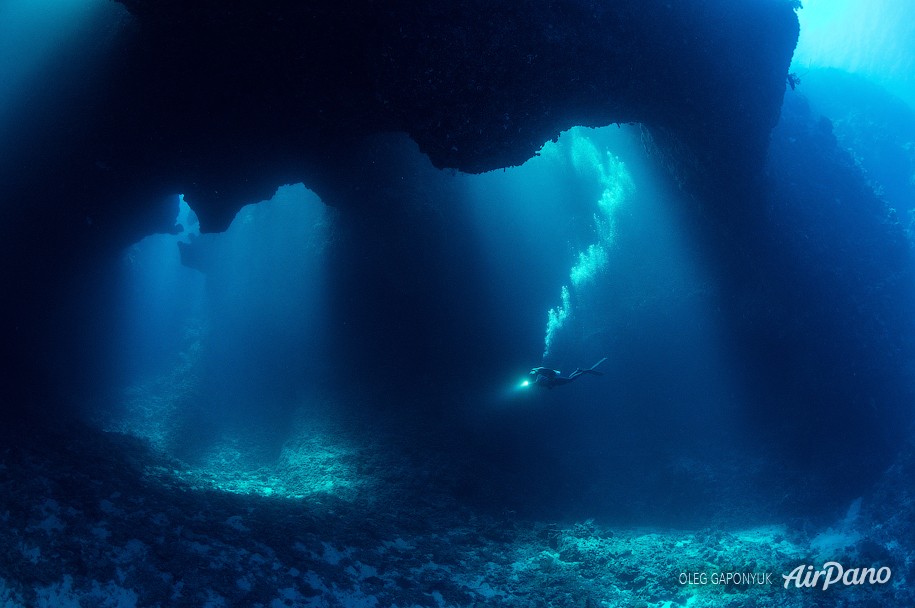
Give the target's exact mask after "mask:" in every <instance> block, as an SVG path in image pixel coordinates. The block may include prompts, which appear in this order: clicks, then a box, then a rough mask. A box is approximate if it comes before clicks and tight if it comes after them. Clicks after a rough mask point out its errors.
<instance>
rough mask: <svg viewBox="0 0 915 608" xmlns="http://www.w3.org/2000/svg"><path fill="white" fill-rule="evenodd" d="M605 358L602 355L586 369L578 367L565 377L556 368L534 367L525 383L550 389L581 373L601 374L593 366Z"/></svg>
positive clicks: (571, 379) (573, 378)
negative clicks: (601, 357)
mask: <svg viewBox="0 0 915 608" xmlns="http://www.w3.org/2000/svg"><path fill="white" fill-rule="evenodd" d="M606 360H607V357H604V358H603V359H601V360H600V361H598V362H597V363H595V364H594V365H592V366H591V367H589V368H588V369H581V368H580V367H579V368H578V369H576V370H575V371H574V372H572V373H571V374H569V375H568V377H565V376H563V375H562V372H560V371H559V370H558V369H550V368H548V367H535V368H534V369H532V370H531V373H530V376H531V379H530V380H529V381H527V382H526V383H525V385H527V384H536V385H537V386H542V387H544V388H548V389H552V388H553V387H554V386H561V385H563V384H568V383H569V382H572V381H573V380H575V379H577V378H578V377H579V376H581V375H582V374H593V375H595V376H603V374H602V373H601V372H599V371H596V370H595V368H596V367H597V366H598V365H600V364H601V363H603V362H604V361H606Z"/></svg>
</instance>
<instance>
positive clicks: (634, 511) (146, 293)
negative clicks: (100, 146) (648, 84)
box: [0, 0, 915, 607]
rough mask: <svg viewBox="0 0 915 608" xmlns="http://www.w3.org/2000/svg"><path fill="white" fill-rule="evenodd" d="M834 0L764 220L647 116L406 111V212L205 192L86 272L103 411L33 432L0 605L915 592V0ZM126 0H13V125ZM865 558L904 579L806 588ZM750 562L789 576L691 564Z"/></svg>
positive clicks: (87, 410) (402, 170)
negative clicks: (528, 123)
mask: <svg viewBox="0 0 915 608" xmlns="http://www.w3.org/2000/svg"><path fill="white" fill-rule="evenodd" d="M804 4H805V6H804V8H803V9H801V10H800V11H799V18H800V22H801V26H802V30H801V39H800V42H799V45H798V49H797V52H796V55H795V59H794V62H793V63H792V67H791V71H792V73H793V74H795V75H796V76H797V78H798V79H799V83H798V84H797V86H796V87H794V88H793V89H789V90H787V91H786V97H785V102H784V106H783V108H782V116H781V121H780V123H779V125H778V126H777V127H776V128H775V129H774V131H773V133H772V138H771V148H770V151H769V156H768V159H767V168H766V181H765V184H764V185H763V187H764V188H765V192H764V194H763V195H762V198H761V200H763V201H764V203H765V205H764V206H765V208H764V209H761V210H758V211H759V212H758V213H755V214H753V215H751V216H749V217H751V219H752V222H751V223H750V224H749V227H747V225H745V224H743V225H742V226H743V228H742V230H743V231H742V232H739V231H735V230H736V229H734V227H733V226H731V227H730V228H729V227H727V226H724V227H722V226H721V225H718V224H715V222H711V221H710V222H704V221H703V218H706V217H708V216H709V213H710V212H709V210H708V209H706V208H704V207H703V201H697V200H696V199H695V198H694V197H691V196H689V195H687V194H684V193H683V192H681V191H680V190H678V188H676V186H675V185H674V184H672V183H671V180H670V179H669V177H668V176H667V175H666V174H665V173H664V172H663V170H662V169H661V168H660V167H658V165H657V163H656V161H655V159H653V158H651V157H650V156H649V155H648V154H647V153H646V151H645V148H644V147H643V145H642V132H641V130H640V126H639V125H611V126H607V127H604V128H601V129H584V128H581V127H576V128H573V129H571V130H569V131H566V132H564V133H563V134H562V135H561V136H560V137H559V138H558V140H557V141H555V142H545V143H544V146H543V148H542V149H541V150H540V152H539V154H538V155H537V156H535V157H534V158H532V159H530V160H529V161H527V162H526V163H525V164H524V165H522V166H520V167H513V168H508V169H506V170H503V171H494V172H490V173H485V174H482V175H466V174H460V173H455V172H448V171H441V170H438V169H435V168H434V167H432V165H431V164H430V163H429V161H428V159H427V158H426V157H425V156H423V154H422V153H421V152H420V151H419V150H418V148H417V147H416V145H415V144H414V143H413V142H411V141H410V140H409V138H407V137H406V136H404V135H399V134H388V135H383V136H379V138H378V142H379V146H381V147H382V148H383V149H384V150H386V151H387V152H388V153H389V155H390V157H391V158H392V159H394V160H392V161H391V164H392V167H394V169H393V170H394V171H396V172H397V175H398V176H399V178H400V179H397V180H392V181H391V183H389V184H387V189H386V190H384V191H381V192H376V193H371V194H366V196H367V197H373V196H374V197H376V199H375V201H374V202H375V203H378V204H370V205H366V206H365V207H360V208H358V209H356V208H345V207H343V208H337V207H330V206H327V205H325V203H324V202H323V201H322V200H321V199H320V197H318V195H316V194H315V193H314V192H313V191H312V190H310V189H309V187H308V186H309V185H308V184H276V186H277V190H276V193H275V195H274V196H273V197H272V198H271V199H270V200H267V201H250V204H249V205H248V206H246V207H244V208H243V209H241V210H240V211H239V212H238V213H237V215H236V216H235V218H234V220H233V221H232V223H231V225H230V226H229V228H228V229H227V230H226V231H225V232H223V233H216V234H201V233H200V231H199V225H198V222H197V219H196V214H195V213H194V206H195V201H194V200H193V198H192V197H187V198H185V197H184V196H183V193H179V192H176V193H174V194H173V198H172V199H170V201H169V203H168V204H170V205H172V206H173V207H174V208H175V209H177V210H178V213H177V215H176V218H175V224H176V226H175V229H174V230H173V234H154V235H150V236H148V237H146V238H145V239H143V240H141V241H139V242H137V243H135V244H133V245H131V246H129V247H127V248H126V249H124V250H123V251H121V252H120V253H119V254H118V256H117V257H116V258H115V259H109V260H103V261H100V262H99V266H98V268H99V270H98V272H97V273H95V274H94V275H93V277H92V280H90V281H87V282H86V284H80V285H77V286H71V290H70V291H69V292H68V293H65V294H62V298H64V300H65V303H67V304H69V303H72V309H73V310H74V316H73V325H72V327H71V328H69V329H67V330H66V335H65V336H62V337H61V344H62V345H66V346H62V347H61V349H60V351H58V352H53V353H50V354H48V355H47V358H48V367H49V368H50V369H52V370H54V371H53V373H52V374H51V376H52V377H55V378H57V382H58V383H59V389H60V392H62V393H66V394H71V395H76V396H78V398H77V400H78V401H79V403H78V404H77V407H76V409H77V410H78V411H79V414H80V421H81V422H80V424H83V423H85V424H86V426H85V427H84V430H81V431H79V432H72V429H63V430H61V429H51V430H49V431H41V432H42V433H43V432H47V433H48V434H47V435H42V436H43V437H45V439H43V440H42V441H41V442H36V443H40V444H41V445H42V446H43V447H42V448H41V449H40V450H38V449H37V448H34V449H35V454H32V452H31V451H30V450H32V449H33V446H29V447H23V445H26V446H28V444H29V442H26V441H22V440H21V439H17V438H14V437H12V436H10V437H6V435H4V437H5V438H6V439H7V442H6V444H5V445H7V446H8V447H6V448H4V449H5V451H4V452H3V453H2V459H0V475H2V477H0V489H2V490H3V491H4V492H5V495H6V499H5V501H4V499H0V521H2V522H3V524H4V527H5V531H4V532H3V533H2V535H0V538H3V540H4V543H5V544H4V546H6V547H7V551H6V552H5V553H4V555H3V557H2V558H0V606H20V605H41V606H76V605H100V606H152V605H162V606H165V605H189V606H190V605H194V606H197V605H199V606H234V605H238V606H241V605H261V606H318V605H334V606H338V605H339V606H380V605H399V606H419V605H422V606H459V605H460V606H470V605H493V606H495V605H506V606H507V605H519V606H527V605H531V606H534V605H556V606H559V605H562V606H566V605H585V606H597V605H650V606H670V607H673V606H742V605H762V604H760V603H759V602H768V603H767V604H765V605H773V606H812V605H821V604H820V603H819V602H820V601H821V600H822V599H823V598H824V597H825V598H826V599H827V600H828V601H829V602H830V603H833V600H835V602H834V603H836V604H837V605H838V603H840V602H842V601H844V602H846V603H845V604H843V605H849V606H858V605H861V606H864V605H890V604H888V603H886V602H894V601H895V602H897V603H898V604H899V605H907V604H906V603H907V602H908V603H910V602H911V601H912V598H913V592H912V590H911V588H910V585H911V581H912V580H915V570H913V568H912V566H911V564H912V556H913V551H915V546H913V543H912V539H913V536H912V535H913V534H915V527H913V525H915V524H913V522H915V512H913V511H912V505H911V500H912V499H913V497H912V496H911V491H910V489H909V486H910V485H911V484H910V481H911V478H910V474H911V473H912V456H913V452H912V449H913V448H912V439H913V437H915V435H913V429H912V428H911V417H912V401H911V397H912V396H913V395H915V359H912V358H911V357H912V354H913V353H915V350H913V348H912V345H913V344H915V323H913V322H915V316H913V314H915V313H913V310H912V309H911V308H910V307H909V305H910V304H912V303H915V266H913V263H915V260H913V257H912V250H913V247H915V89H913V83H912V74H913V73H915V70H913V68H915V66H913V62H915V42H913V41H915V32H913V28H915V25H913V24H915V14H912V9H910V8H908V7H904V6H903V4H904V3H898V2H897V3H893V2H890V1H889V0H887V1H884V2H874V3H868V4H867V5H866V6H865V5H860V6H859V5H858V4H855V3H852V2H827V1H826V0H819V1H814V0H808V1H807V2H805V3H804ZM120 17H121V13H119V12H118V11H117V10H116V9H112V7H111V6H109V5H105V6H103V5H102V3H96V2H85V3H82V2H76V1H75V0H74V1H71V2H41V3H38V2H30V3H26V2H17V1H9V2H7V3H5V4H2V5H0V71H2V73H4V74H5V76H6V79H5V80H4V81H3V83H2V85H0V135H3V134H12V133H15V134H21V133H22V132H23V129H24V128H25V127H27V126H28V124H29V123H28V121H26V120H25V119H24V117H25V116H27V115H28V112H29V111H30V110H29V108H30V104H32V105H31V108H32V109H33V110H34V109H36V108H37V111H38V114H37V115H38V116H39V117H40V116H42V115H43V114H41V112H51V113H53V108H54V101H53V99H48V97H47V96H50V97H52V98H56V97H57V96H60V97H61V98H63V99H65V98H66V94H67V92H68V91H72V90H73V88H79V87H85V86H87V83H88V84H89V85H91V83H92V82H94V80H93V79H94V78H95V79H100V78H102V76H101V75H100V74H101V72H102V71H103V70H102V68H100V67H99V66H100V65H102V64H103V63H104V61H103V58H104V52H105V51H104V49H105V45H104V40H100V39H103V38H104V36H103V35H101V34H99V35H98V36H94V34H96V33H99V32H100V31H101V30H100V29H99V27H100V26H99V25H98V24H100V23H101V24H105V23H111V22H113V21H112V20H117V19H119V18H120ZM106 20H108V21H106ZM36 32H41V35H36ZM80 48H91V50H92V53H89V54H88V55H89V56H88V57H86V58H84V59H83V60H82V61H80V62H76V63H75V64H74V69H73V72H72V73H71V74H70V75H69V76H68V77H67V78H60V80H59V81H56V82H54V83H53V86H52V85H48V86H42V83H44V82H45V81H48V80H54V77H53V74H54V73H56V71H55V69H54V66H59V65H60V64H61V62H65V61H66V56H67V54H68V53H72V52H73V50H74V49H80ZM96 60H97V61H96ZM49 71H50V72H51V73H50V74H49ZM75 83H76V84H75ZM33 91H38V92H37V93H35V92H33ZM36 97H37V99H38V102H37V104H36V103H35V101H34V100H35V99H36ZM35 120H36V121H40V118H37V119H35ZM36 124H37V123H36ZM24 125H25V127H24ZM36 128H37V127H36ZM10 141H12V139H6V142H5V143H2V144H0V161H3V162H7V160H6V159H9V158H13V157H14V156H15V146H13V145H12V144H10V143H9V142H10ZM99 162H103V161H99ZM0 204H2V205H12V203H10V202H6V201H5V202H2V203H0ZM733 204H734V205H739V204H740V201H734V203H733ZM603 358H606V360H605V361H603V363H601V365H600V366H599V367H597V368H596V371H598V372H600V374H599V375H597V374H593V375H592V374H584V375H581V376H579V377H577V378H575V380H574V382H570V383H569V384H566V385H562V386H556V387H555V388H551V389H546V388H544V387H543V386H542V385H538V383H537V382H535V380H536V374H534V375H531V373H530V372H531V369H532V368H537V367H545V368H549V369H555V370H558V372H559V375H560V377H568V376H569V375H570V373H572V372H573V371H574V370H576V369H577V368H588V367H590V366H592V365H593V364H594V363H595V362H598V361H600V360H601V359H603ZM80 428H83V427H80ZM35 432H36V434H38V433H39V431H35ZM36 436H37V435H36ZM48 437H53V438H54V440H53V441H51V440H49V439H47V438H48ZM74 480H75V481H74ZM829 561H838V562H841V563H843V564H844V565H845V566H846V567H861V568H864V567H871V568H874V569H875V570H876V569H878V568H883V567H885V568H887V569H888V570H892V579H891V581H892V582H891V583H888V584H884V583H882V582H877V583H874V582H872V583H871V584H866V585H860V586H855V587H854V588H853V589H847V588H843V589H833V590H832V592H829V593H827V592H826V591H823V592H822V593H826V595H825V596H824V595H822V594H820V595H816V593H820V591H819V590H817V589H812V590H806V589H800V590H799V589H796V588H793V589H789V588H787V586H788V585H787V583H785V584H784V585H783V579H782V575H787V574H789V572H791V571H792V569H793V568H794V567H796V566H797V565H798V564H801V565H803V564H811V565H813V567H814V568H819V567H820V566H823V564H824V563H826V562H829ZM823 568H826V566H823ZM731 571H751V572H769V573H774V574H775V576H774V579H775V580H774V583H772V584H768V585H766V586H760V587H759V588H756V587H753V586H750V585H739V584H738V585H730V586H724V587H722V586H718V585H708V584H707V583H704V582H703V583H694V582H693V581H694V580H695V581H699V580H705V579H703V578H702V575H703V574H704V575H705V576H706V578H708V577H711V576H712V575H713V574H715V573H721V572H731ZM693 574H695V575H696V577H695V579H694V577H693ZM680 575H683V580H681V577H680ZM825 576H828V575H824V577H825ZM684 580H685V581H689V583H688V584H687V583H684V582H683V581H684ZM545 589H549V590H551V591H544V590H545ZM806 591H810V593H804V592H806ZM833 592H834V593H833ZM842 593H844V595H843V596H842V598H839V594H842ZM322 602H323V603H322ZM538 602H539V603H538Z"/></svg>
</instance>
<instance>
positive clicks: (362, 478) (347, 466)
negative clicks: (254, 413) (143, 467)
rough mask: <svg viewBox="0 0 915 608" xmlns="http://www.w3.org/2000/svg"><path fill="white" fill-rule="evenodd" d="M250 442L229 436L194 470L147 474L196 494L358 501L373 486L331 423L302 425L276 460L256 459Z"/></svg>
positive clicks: (354, 450)
mask: <svg viewBox="0 0 915 608" xmlns="http://www.w3.org/2000/svg"><path fill="white" fill-rule="evenodd" d="M256 451H257V447H256V446H254V445H252V442H251V440H248V439H243V438H241V437H239V436H237V435H232V434H224V435H223V436H222V437H220V438H219V439H218V440H216V441H215V442H213V444H212V446H211V447H209V448H207V449H206V451H205V452H204V453H203V454H202V455H201V456H200V457H199V458H198V459H196V462H195V463H194V464H193V465H190V466H184V467H179V468H173V469H172V470H170V471H167V470H157V471H147V473H148V474H151V475H152V476H163V475H165V476H171V477H172V478H174V479H177V480H178V481H180V482H181V483H182V484H184V485H186V486H187V487H188V488H189V489H191V490H215V491H219V492H227V493H230V494H245V495H254V496H265V497H276V498H288V499H302V498H308V497H314V496H317V495H332V496H334V497H335V498H339V499H343V500H351V499H355V498H356V497H357V496H359V495H360V494H362V493H363V492H364V491H366V490H368V489H369V488H370V487H372V486H373V481H372V479H370V478H369V477H368V476H366V475H363V474H360V473H359V472H358V470H357V469H358V467H357V460H358V450H357V448H356V447H355V446H354V445H352V444H351V443H349V442H348V441H347V440H346V439H345V438H344V437H343V436H342V435H341V433H339V432H338V431H336V430H335V429H334V428H333V426H332V425H317V426H315V425H313V424H300V425H297V426H296V428H295V430H294V431H293V432H292V433H291V434H290V439H288V440H287V441H286V442H285V443H284V444H283V446H282V448H281V450H280V453H279V455H278V456H276V457H275V458H273V459H269V460H267V459H263V458H258V457H257V456H251V454H252V452H256Z"/></svg>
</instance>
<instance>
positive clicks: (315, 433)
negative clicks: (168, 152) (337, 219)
mask: <svg viewBox="0 0 915 608" xmlns="http://www.w3.org/2000/svg"><path fill="white" fill-rule="evenodd" d="M294 426H296V428H297V431H296V432H295V433H294V434H292V435H291V436H293V437H295V439H293V440H288V441H286V442H285V443H284V444H283V445H281V446H278V447H277V448H276V450H275V451H274V453H272V454H270V455H268V456H267V457H265V456H264V454H259V455H258V462H259V463H260V464H253V462H254V460H253V459H252V458H251V457H250V452H249V447H251V446H247V445H244V444H243V443H242V442H239V441H238V440H231V439H228V438H226V439H225V440H221V439H220V440H217V441H213V442H212V443H211V445H212V448H211V449H209V451H208V452H207V453H206V454H196V455H194V458H193V460H194V461H195V464H194V465H190V464H188V463H187V462H185V461H182V460H178V459H176V458H174V457H171V456H166V455H165V452H164V451H163V450H161V449H159V448H157V447H156V446H155V444H156V441H155V440H154V439H155V438H152V439H150V438H148V437H147V438H144V439H139V438H136V437H133V436H130V435H126V434H123V433H115V432H102V431H97V430H93V429H91V428H83V429H77V430H75V429H74V427H72V426H70V427H69V428H68V429H67V430H66V431H64V430H56V431H55V430H50V429H48V428H46V427H45V426H32V427H28V426H26V427H15V428H14V427H7V428H5V429H4V432H2V433H0V435H2V439H3V443H2V444H0V445H2V447H0V522H2V524H3V525H2V528H0V608H12V607H17V606H29V607H32V606H39V607H44V606H47V607H51V606H54V607H59V606H64V607H69V606H73V607H76V606H80V607H114V606H118V607H122V606H123V607H126V606H144V607H145V606H150V607H152V606H163V607H165V606H207V607H217V606H269V607H271V608H280V607H284V606H315V607H317V606H321V607H324V606H346V607H373V606H398V607H401V608H406V607H412V606H424V607H433V608H434V607H441V606H518V607H528V606H529V607H546V606H556V607H572V606H575V607H591V606H595V607H596V606H621V607H662V608H675V607H684V606H689V607H692V608H701V607H709V606H722V607H723V606H727V607H738V606H760V607H763V606H764V607H776V606H891V605H893V606H896V605H898V606H901V605H911V600H912V596H911V594H910V593H909V591H908V590H907V589H906V587H905V584H904V577H901V576H900V575H901V574H902V573H899V572H897V573H896V576H895V577H894V579H892V580H891V581H889V582H888V583H887V584H884V585H862V586H843V585H837V586H833V587H831V588H829V589H827V590H823V589H822V588H819V587H817V588H801V589H798V588H794V587H792V588H788V589H786V588H785V587H784V579H783V577H782V575H783V574H788V573H790V572H791V571H792V570H793V569H794V568H796V567H797V566H798V565H803V564H814V565H815V567H816V568H819V567H821V565H822V563H823V561H827V560H829V559H834V560H836V561H839V562H842V563H844V564H845V565H846V566H848V567H850V566H852V565H860V564H857V563H856V560H860V559H862V556H863V555H864V553H865V552H867V551H870V552H871V553H873V551H874V549H873V545H874V543H875V542H877V541H875V540H874V539H873V538H871V537H870V536H869V535H868V534H867V533H866V531H863V530H858V529H854V527H853V526H852V525H847V526H844V527H842V526H838V527H835V528H833V529H828V530H825V531H823V530H821V531H811V530H809V529H807V530H801V529H794V528H792V527H791V526H788V525H784V524H782V523H779V522H759V525H757V526H751V527H745V528H743V529H736V528H734V529H726V528H724V527H715V528H705V529H664V528H647V527H645V528H631V527H626V528H620V527H612V526H609V527H608V526H605V525H600V524H598V523H595V522H594V521H592V520H587V521H577V522H568V521H565V522H563V521H538V520H532V519H530V518H527V517H522V516H520V515H518V514H516V513H513V512H511V511H507V510H506V511H502V512H494V511H492V510H490V511H485V512H484V510H483V509H481V508H474V507H471V506H468V505H466V504H462V503H460V502H458V501H457V500H456V499H455V498H454V497H452V496H450V495H449V494H448V493H447V492H444V491H442V490H441V489H436V488H441V487H442V485H443V484H436V483H435V481H434V480H435V478H436V477H437V476H439V475H445V474H447V468H448V466H449V465H448V464H447V463H442V462H438V461H436V460H435V459H434V458H432V459H423V458H411V457H404V456H403V454H400V455H394V454H393V452H392V451H391V450H390V449H389V448H383V446H384V441H382V440H380V439H381V438H378V437H376V439H378V441H377V442H374V443H373V442H372V441H365V442H362V443H361V444H359V445H355V444H353V442H352V438H351V437H349V436H348V435H347V434H346V433H344V432H343V430H342V428H341V427H340V426H339V425H336V424H331V423H320V422H318V421H316V420H299V421H297V422H296V423H295V425H294ZM252 445H253V444H252ZM265 462H266V464H264V463H265ZM859 519H860V518H859ZM896 548H897V549H898V546H897V547H896ZM882 550H883V552H884V553H886V551H885V548H884V549H882ZM906 559H909V558H908V556H907V557H906ZM864 565H870V564H864ZM729 572H736V573H751V574H755V575H757V576H756V578H755V579H754V580H753V581H743V582H740V581H738V582H734V581H730V582H728V581H725V582H724V583H722V582H721V581H720V579H719V577H720V576H721V575H726V574H727V573H729ZM767 574H768V575H769V578H768V580H767V579H766V575H767ZM759 582H761V584H760V583H759ZM716 583H717V584H716Z"/></svg>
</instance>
